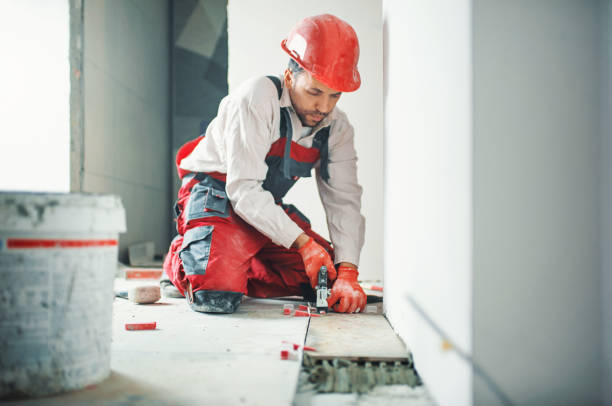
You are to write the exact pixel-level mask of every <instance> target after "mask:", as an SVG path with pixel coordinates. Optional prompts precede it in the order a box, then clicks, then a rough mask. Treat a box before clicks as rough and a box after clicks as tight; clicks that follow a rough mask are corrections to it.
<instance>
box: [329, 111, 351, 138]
mask: <svg viewBox="0 0 612 406" xmlns="http://www.w3.org/2000/svg"><path fill="white" fill-rule="evenodd" d="M330 121H331V127H332V130H335V131H336V132H337V131H342V130H344V129H346V128H347V127H349V126H351V122H350V121H349V119H348V116H347V115H346V113H345V112H344V111H343V110H342V109H340V108H339V107H338V106H336V107H334V112H333V115H332V117H331V120H330Z"/></svg>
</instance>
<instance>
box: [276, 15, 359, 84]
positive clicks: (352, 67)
mask: <svg viewBox="0 0 612 406" xmlns="http://www.w3.org/2000/svg"><path fill="white" fill-rule="evenodd" d="M281 47H282V48H283V49H284V50H285V52H287V53H288V54H289V56H291V57H292V58H293V59H295V61H296V62H297V63H298V64H299V65H300V66H301V67H302V68H304V69H305V70H307V71H308V72H310V74H312V76H314V77H315V79H317V80H319V81H320V82H322V83H323V84H325V85H327V86H329V87H330V88H332V89H334V90H337V91H339V92H352V91H354V90H357V89H358V88H359V86H360V85H361V77H360V76H359V71H358V70H357V62H358V61H359V41H358V40H357V34H355V30H353V27H351V26H350V25H349V24H348V23H347V22H346V21H343V20H341V19H339V18H338V17H336V16H333V15H331V14H321V15H318V16H313V17H307V18H305V19H303V20H302V21H300V22H299V23H298V24H297V25H296V26H295V27H293V29H292V30H291V32H290V33H289V36H288V37H287V38H286V39H284V40H283V41H282V42H281Z"/></svg>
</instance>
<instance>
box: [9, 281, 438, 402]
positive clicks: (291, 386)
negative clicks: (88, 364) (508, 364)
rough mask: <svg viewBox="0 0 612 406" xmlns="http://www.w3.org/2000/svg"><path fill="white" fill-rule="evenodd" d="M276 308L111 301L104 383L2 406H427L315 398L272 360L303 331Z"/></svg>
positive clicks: (370, 396)
mask: <svg viewBox="0 0 612 406" xmlns="http://www.w3.org/2000/svg"><path fill="white" fill-rule="evenodd" d="M146 283H150V284H155V283H156V282H154V281H147V282H146ZM142 284H143V281H125V280H121V279H118V280H117V283H116V288H117V290H126V289H127V288H128V287H129V286H134V285H142ZM283 303H284V302H281V301H275V300H262V299H246V300H245V301H244V302H243V303H242V304H241V306H240V308H239V310H238V311H237V312H236V313H234V314H231V315H211V314H203V313H197V312H194V311H192V310H191V309H190V308H189V307H188V305H187V303H186V302H185V300H184V299H168V298H162V300H161V301H160V302H159V303H156V304H153V305H136V304H134V303H132V302H130V301H128V300H125V299H120V298H116V299H115V301H114V305H113V306H114V308H113V312H114V313H113V341H112V345H111V370H112V373H111V376H110V377H109V378H108V379H107V380H106V381H104V382H102V383H100V384H97V385H92V386H90V387H88V388H86V389H84V390H81V391H77V392H72V393H68V394H64V395H60V396H55V397H48V398H43V399H35V400H21V401H13V402H8V403H6V404H14V405H57V406H59V405H87V406H98V405H104V406H119V405H121V406H124V405H138V406H140V405H143V406H144V405H189V406H192V405H201V404H205V405H208V404H210V405H266V406H267V405H291V404H294V405H296V406H307V405H313V406H324V405H332V404H333V405H336V406H338V405H365V404H368V405H372V404H374V405H378V404H380V405H395V404H397V405H399V404H402V405H418V406H425V405H428V406H429V405H433V404H434V403H433V401H432V400H431V398H430V397H429V395H428V393H427V391H426V389H425V388H424V387H422V386H421V387H417V388H415V389H411V388H410V387H408V386H399V385H390V386H385V387H377V388H375V389H374V390H373V391H371V392H370V393H367V394H363V395H357V394H317V393H315V392H314V391H313V390H312V388H311V387H309V386H308V384H307V383H306V382H305V379H306V377H305V376H304V373H301V372H300V371H301V359H300V358H299V356H298V358H296V359H291V360H281V359H280V349H281V346H282V342H283V341H289V342H292V343H299V344H303V343H304V339H305V336H306V332H307V328H308V318H307V317H290V316H284V315H282V314H281V313H282V312H281V308H282V304H283ZM152 321H155V322H157V328H156V329H155V330H153V331H126V330H125V323H133V322H152ZM299 381H301V384H298V382H299ZM296 392H297V393H296ZM3 404H4V403H3Z"/></svg>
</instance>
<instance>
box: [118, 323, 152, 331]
mask: <svg viewBox="0 0 612 406" xmlns="http://www.w3.org/2000/svg"><path fill="white" fill-rule="evenodd" d="M156 326H157V322H155V321H154V322H153V323H126V324H125V329H126V330H155V327H156Z"/></svg>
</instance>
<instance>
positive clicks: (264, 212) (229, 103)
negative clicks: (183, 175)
mask: <svg viewBox="0 0 612 406" xmlns="http://www.w3.org/2000/svg"><path fill="white" fill-rule="evenodd" d="M281 82H282V79H281ZM281 107H288V108H289V112H290V117H291V125H292V126H293V134H294V136H293V141H295V142H297V143H298V144H300V145H302V146H304V147H307V148H310V147H312V142H313V139H314V134H315V133H316V132H317V130H319V129H320V128H323V127H326V126H328V125H329V126H330V131H329V139H328V148H329V163H328V171H329V180H328V181H324V180H323V179H322V178H321V176H320V173H319V170H320V161H319V162H317V163H316V164H315V173H316V180H317V186H318V189H319V196H320V198H321V202H322V203H323V208H324V210H325V214H326V217H327V226H328V228H329V235H330V238H331V240H332V243H333V245H334V250H335V263H339V262H350V263H353V264H355V265H358V264H359V255H360V252H361V248H362V247H363V243H364V234H365V218H364V217H363V216H362V215H361V213H360V210H361V194H362V188H361V186H360V185H359V183H358V181H357V155H356V152H355V147H354V144H353V138H354V131H353V127H352V126H351V124H350V123H349V121H348V119H347V117H346V114H344V112H342V111H341V110H340V109H338V107H335V108H334V109H333V110H332V111H331V112H330V114H329V115H328V116H327V117H325V118H324V119H323V120H322V121H321V122H320V123H319V124H318V125H317V126H316V127H314V128H313V129H312V131H311V132H310V133H309V131H308V130H309V129H310V128H308V127H303V126H302V123H301V122H300V119H299V118H298V116H297V114H296V112H295V110H294V109H293V107H292V105H291V98H290V97H289V92H288V91H287V90H286V89H285V88H284V86H283V91H282V95H281V97H280V99H279V98H278V92H277V89H276V86H275V85H274V83H272V81H271V80H270V79H269V78H267V77H265V76H263V77H258V78H254V79H251V80H248V81H246V82H245V83H243V84H242V85H241V86H240V87H239V88H238V89H236V91H234V92H232V94H230V95H228V96H226V97H225V98H223V100H222V101H221V103H220V105H219V111H218V113H217V117H216V118H215V119H214V120H213V121H212V122H211V123H210V125H209V126H208V129H207V130H206V136H205V138H204V139H203V140H202V141H200V143H199V144H198V145H197V146H196V148H195V149H194V150H193V152H192V153H191V154H190V155H189V156H187V157H186V158H184V159H183V160H182V161H181V162H180V167H181V168H182V169H185V170H189V171H193V172H220V173H225V174H226V175H227V178H226V192H227V195H228V197H229V200H230V202H231V204H232V207H233V208H234V211H235V212H236V213H237V214H238V215H239V216H240V217H241V218H243V219H244V220H245V221H246V222H247V223H249V224H250V225H252V226H253V227H255V228H256V229H257V230H258V231H259V232H261V233H262V234H264V235H266V236H267V237H269V238H270V239H271V240H272V241H273V242H274V243H276V244H279V245H282V246H284V247H287V248H289V247H290V246H291V245H292V244H293V242H294V241H295V239H296V238H297V237H298V236H299V235H300V234H301V233H302V230H301V229H300V227H298V225H297V224H295V223H294V222H293V221H292V220H291V219H290V218H289V216H288V215H287V214H286V213H285V212H284V211H283V209H282V208H281V207H280V206H279V205H277V204H275V203H274V198H273V197H272V194H271V193H270V192H268V191H267V190H265V189H263V188H262V184H263V181H264V180H265V178H266V173H267V171H268V165H267V164H266V162H265V158H266V155H267V153H268V151H269V150H270V147H271V145H272V144H273V143H274V142H275V141H277V140H278V139H279V138H280V131H279V127H280V108H281ZM301 134H308V135H302V136H301V137H300V135H301Z"/></svg>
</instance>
